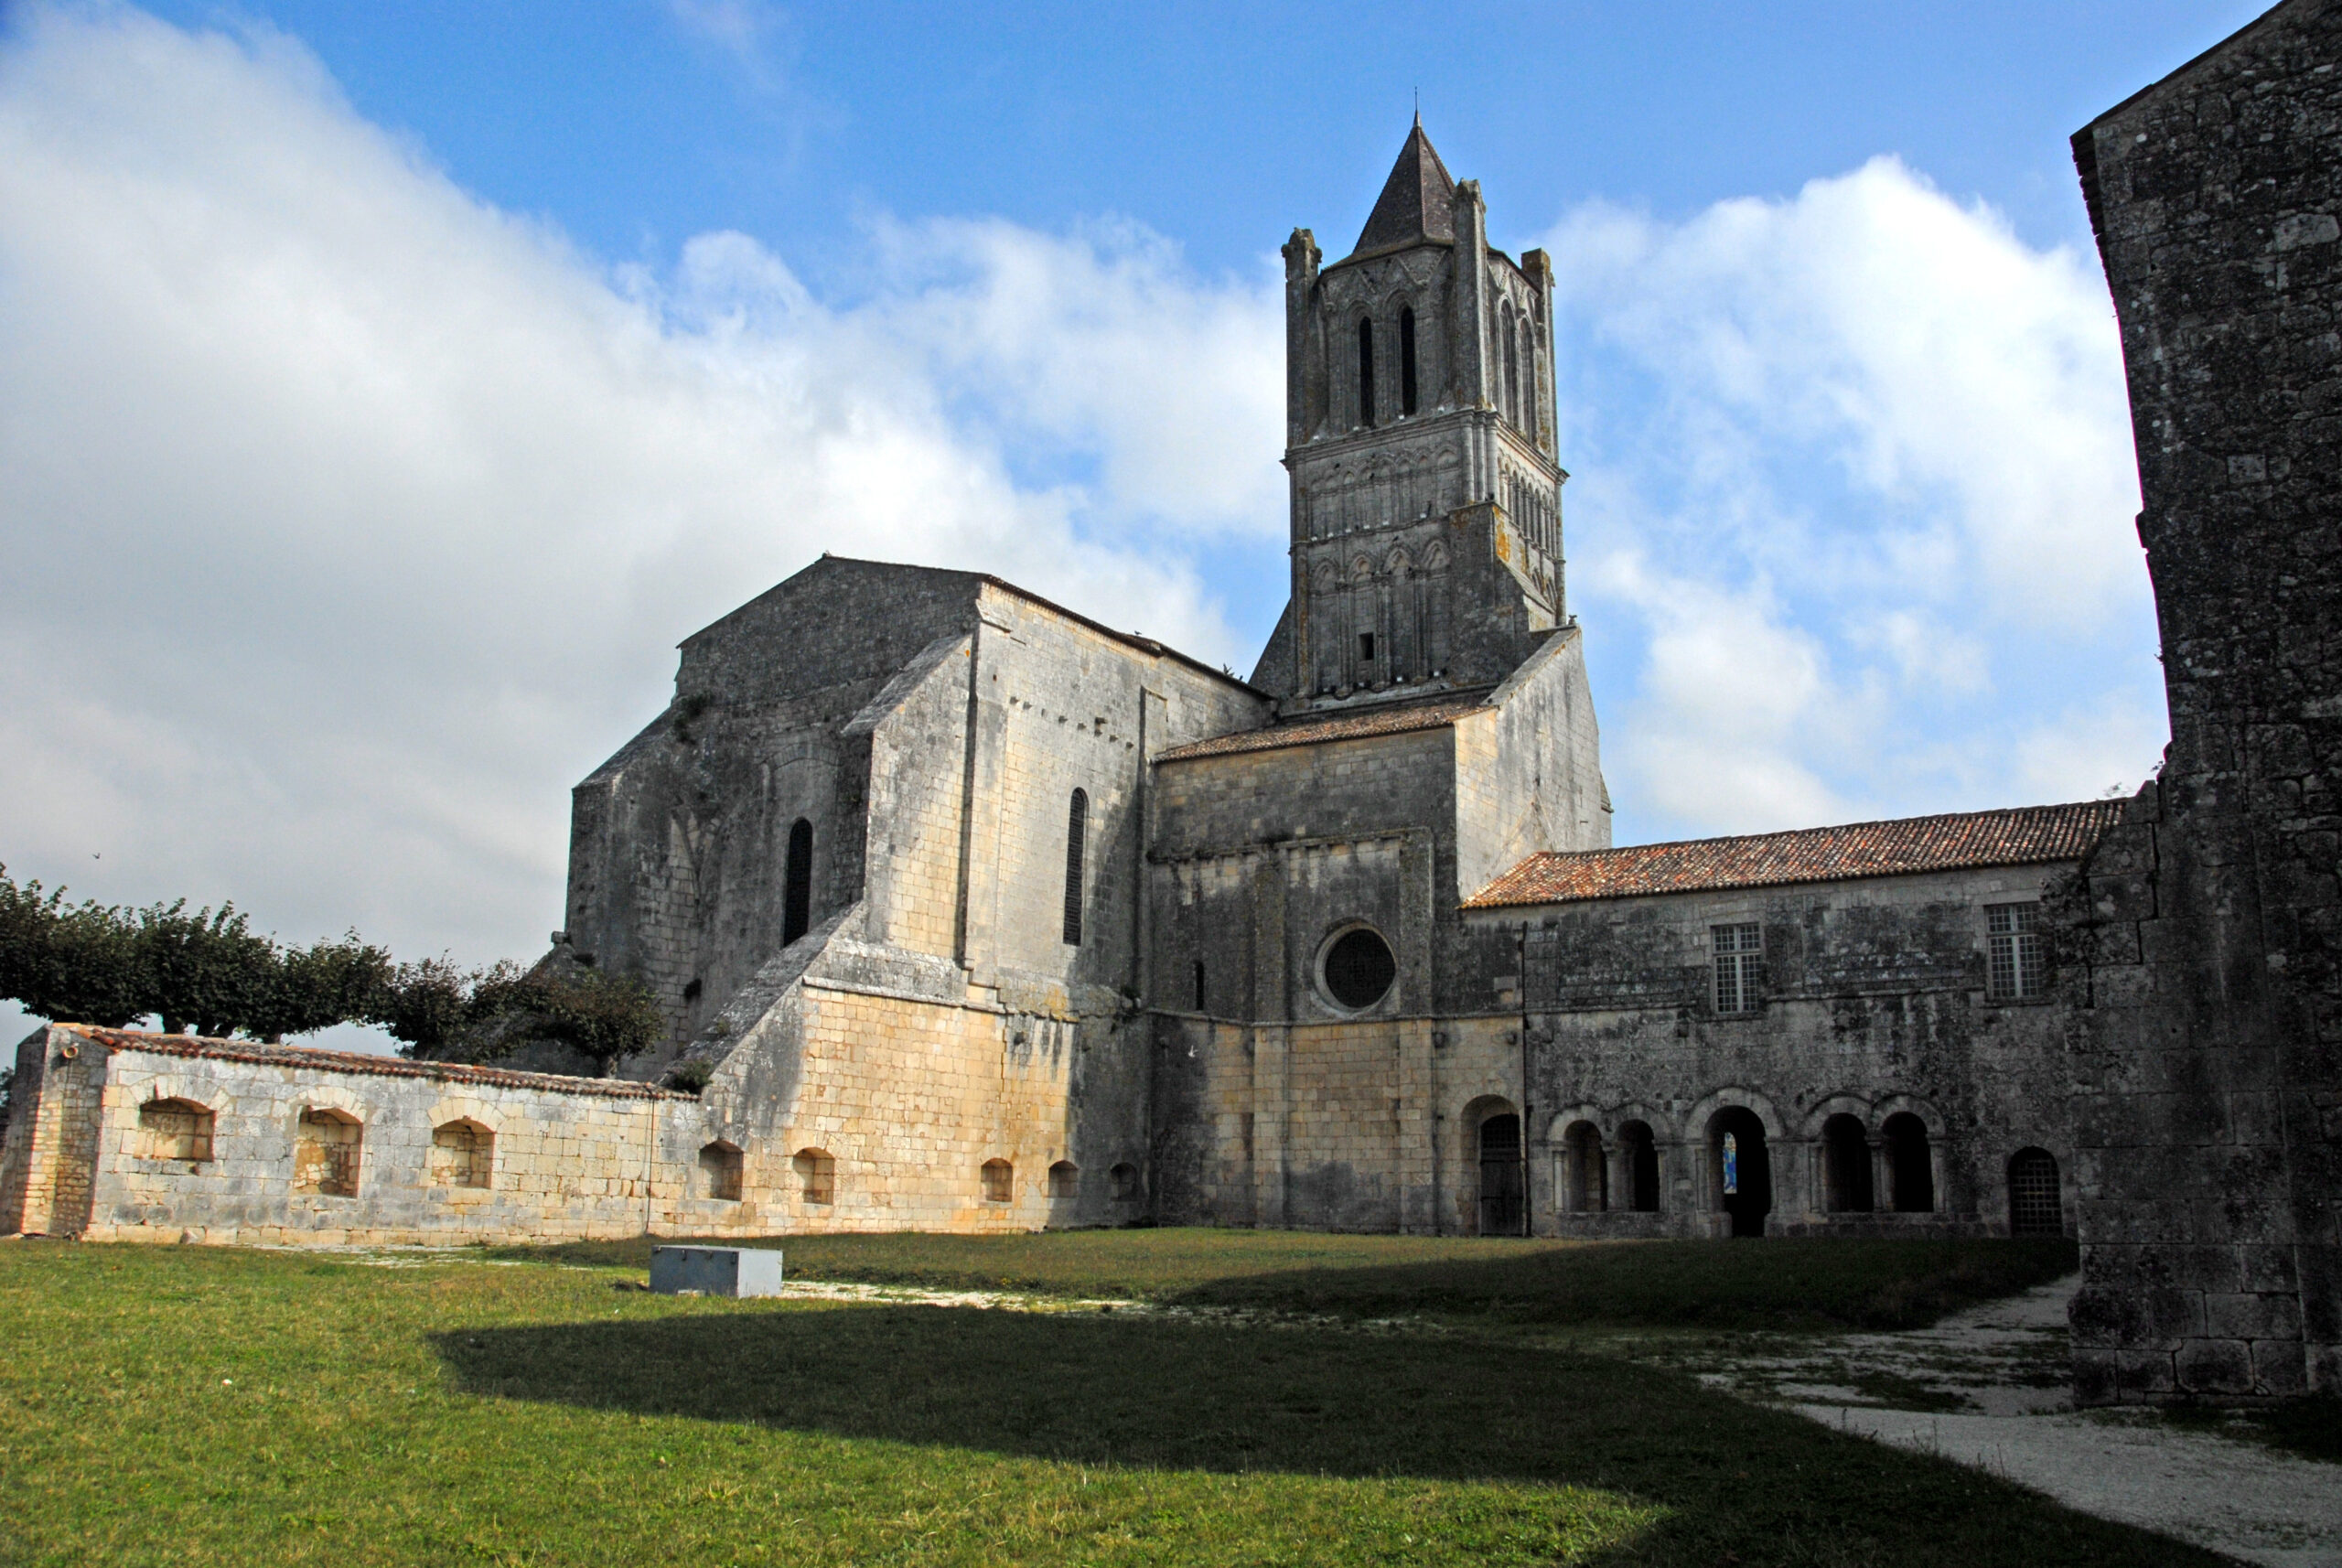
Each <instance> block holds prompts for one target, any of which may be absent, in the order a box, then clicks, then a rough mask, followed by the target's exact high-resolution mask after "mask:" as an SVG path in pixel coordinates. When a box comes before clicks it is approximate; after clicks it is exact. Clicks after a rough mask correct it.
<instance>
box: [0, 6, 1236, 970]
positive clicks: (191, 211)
mask: <svg viewBox="0 0 2342 1568" xmlns="http://www.w3.org/2000/svg"><path fill="white" fill-rule="evenodd" d="M699 10H700V14H701V20H702V22H703V23H704V24H705V25H707V26H709V27H714V25H715V23H717V22H722V21H723V20H724V18H723V17H722V16H714V13H713V12H711V11H709V9H708V8H706V7H701V8H699ZM711 17H713V20H711V19H710V18H711ZM725 25H726V26H728V25H729V24H728V23H726V24H725ZM912 252H917V254H918V255H919V258H920V259H919V265H918V266H916V267H913V266H910V265H908V263H905V264H903V265H901V266H899V267H897V266H895V265H893V263H892V262H890V258H900V257H903V256H908V255H909V254H911V253H912ZM873 253H874V257H875V258H876V261H877V263H878V272H877V274H876V285H875V288H874V292H873V294H872V295H871V297H869V298H867V299H866V300H865V301H863V302H860V303H858V304H856V305H854V306H851V307H845V308H832V307H825V306H823V305H822V304H821V303H819V302H817V301H815V300H814V299H813V298H812V297H811V295H809V294H808V292H807V291H806V290H805V289H804V288H803V287H802V286H800V284H799V283H798V281H797V280H796V278H795V277H794V276H793V275H792V274H790V271H789V269H788V268H787V267H786V266H785V265H784V264H783V263H781V262H780V261H779V259H778V258H777V257H775V256H773V255H772V254H771V253H769V252H767V251H765V250H763V249H762V248H761V247H759V246H758V245H757V243H756V242H753V241H751V240H749V239H747V238H746V237H744V236H740V235H709V236H703V237H701V238H700V239H698V240H696V241H694V242H692V243H691V244H690V245H689V246H688V247H687V248H686V250H685V252H684V253H683V255H682V257H681V259H680V261H679V263H678V264H677V266H676V267H675V268H674V269H673V270H672V271H671V273H670V274H658V273H654V272H648V271H645V270H642V269H639V268H636V269H631V270H627V271H623V272H618V273H612V272H609V271H607V270H606V269H604V268H602V267H600V266H599V265H597V264H596V263H595V262H594V261H593V260H592V259H591V258H588V257H585V256H581V255H580V254H578V253H576V252H575V251H574V250H573V249H572V248H570V247H569V246H568V245H567V244H566V243H565V242H564V240H563V238H562V237H561V236H560V235H559V234H558V233H555V232H553V231H549V230H547V229H546V228H544V227H543V226H542V225H540V224H535V223H531V222H527V221H523V220H517V219H515V218H513V217H511V216H510V215H508V214H505V213H502V212H500V211H498V210H495V209H492V208H489V207H488V206H487V205H485V204H483V203H482V202H480V201H479V200H478V199H476V198H474V197H472V196H470V195H468V194H467V193H466V192H465V191H463V190H462V189H460V188H457V186H456V185H455V184H454V183H453V182H452V181H450V180H449V179H448V178H447V177H446V176H445V175H444V174H442V173H441V172H440V171H438V170H436V169H435V168H433V167H431V166H429V165H428V164H427V163H425V162H424V161H423V160H422V159H421V158H420V157H419V156H418V155H417V154H416V153H415V151H414V149H413V148H411V147H410V146H407V145H403V144H402V143H401V142H400V141H398V140H397V139H395V138H393V137H392V136H389V135H387V134H383V133H382V132H381V131H379V130H378V129H376V128H375V127H373V126H371V125H370V124H366V123H365V122H363V121H362V120H360V118H359V117H358V116H357V115H356V114H355V113H353V112H352V111H351V109H350V108H349V105H348V104H347V103H346V102H344V101H343V99H342V98H341V96H340V95H339V93H338V91H337V90H336V89H335V87H334V85H333V84H332V82H331V81H329V80H328V78H327V76H326V75H325V73H324V72H323V71H322V70H320V69H319V67H318V66H317V63H316V61H315V60H314V59H313V58H312V57H310V56H309V55H308V54H307V53H306V51H305V50H304V49H302V48H300V47H299V46H298V45H297V44H295V43H294V42H292V41H290V40H288V39H285V38H282V37H281V36H277V35H274V34H271V33H268V32H265V31H255V32H252V33H249V34H245V35H241V36H234V37H231V36H228V35H224V34H221V33H217V32H199V33H187V32H182V31H179V30H177V29H176V28H173V27H167V26H166V25H164V24H162V23H160V22H157V21H156V20H154V19H152V18H150V17H148V16H145V15H143V14H141V13H138V12H136V11H133V10H128V9H113V8H108V9H95V10H55V9H36V10H33V11H31V12H29V13H27V15H26V16H24V17H23V18H22V19H21V21H20V22H19V23H18V25H17V30H16V36H15V37H14V38H13V39H12V40H11V41H10V42H9V43H8V44H7V45H6V47H5V50H0V551H4V552H5V559H6V561H7V562H8V569H7V571H6V572H5V575H0V631H5V638H6V642H7V646H8V648H9V657H8V658H7V659H5V660H0V756H5V757H6V759H7V761H6V766H5V768H0V822H5V823H6V824H7V829H6V833H5V839H0V860H5V862H6V863H7V864H8V865H9V867H10V869H11V871H12V872H13V873H14V874H16V875H41V876H44V877H47V878H49V879H51V880H54V879H57V878H59V877H64V878H68V879H70V881H72V882H73V883H74V885H75V886H76V887H77V888H78V889H81V890H84V891H87V892H89V893H91V894H93V895H96V896H99V897H105V898H108V899H110V900H135V901H141V902H143V901H145V900H147V899H151V898H154V897H162V896H166V895H169V896H176V895H178V894H182V893H184V894H188V895H190V896H193V897H197V898H199V899H203V898H217V897H220V896H222V895H223V894H224V895H230V896H233V897H236V898H237V900H238V901H239V902H240V903H241V904H243V905H245V906H247V907H248V908H252V909H253V910H254V911H255V913H256V914H257V915H258V917H259V923H260V924H262V925H263V927H267V928H273V929H278V930H280V931H282V932H283V933H284V934H285V935H286V936H287V937H289V938H306V937H309V936H312V935H317V934H323V933H328V932H332V931H336V930H338V929H341V928H342V927H343V926H345V925H348V924H353V923H354V924H356V925H357V926H358V927H359V928H360V929H361V930H363V931H364V932H365V933H366V934H367V935H368V936H370V937H372V938H375V939H377V940H387V941H389V942H391V943H392V944H393V945H395V946H397V947H398V948H400V949H401V950H404V951H408V952H424V951H432V950H438V949H440V948H442V947H450V948H453V949H454V950H456V951H457V953H458V955H459V956H464V957H467V958H480V957H488V956H492V955H499V954H525V953H526V952H528V951H530V950H532V946H533V945H534V944H535V943H537V942H539V941H541V940H543V933H544V930H545V929H546V928H547V927H548V926H550V925H552V924H553V923H554V922H555V920H556V918H557V916H558V912H559V908H560V875H561V867H562V864H563V859H564V854H565V842H564V841H565V834H566V826H567V823H566V816H567V812H566V808H565V804H564V801H565V797H566V791H567V789H568V786H569V785H570V784H571V783H572V782H574V781H575V779H577V778H579V777H581V776H582V775H583V774H584V773H585V771H586V770H587V769H589V768H591V767H592V766H593V765H594V764H595V763H596V762H598V761H599V760H600V758H601V757H603V756H605V755H606V754H607V753H608V752H609V751H611V750H613V749H614V748H615V747H616V746H618V744H619V743H620V742H621V741H623V740H624V739H625V738H626V737H627V736H628V735H629V734H631V733H632V732H633V730H634V729H635V728H637V727H639V725H641V724H642V723H644V722H646V721H647V720H648V719H649V718H650V716H651V715H652V714H655V713H656V712H657V711H658V709H659V707H660V705H661V703H662V702H663V700H664V693H665V690H666V687H667V685H668V682H670V681H671V675H672V670H673V659H674V654H673V644H674V643H675V642H676V640H677V639H679V638H681V637H682V636H683V635H684V634H686V633H688V632H690V631H692V630H694V629H696V628H698V627H699V626H701V625H704V623H706V622H707V621H709V620H711V619H713V618H715V617H716V616H718V615H720V614H722V613H724V612H725V611H726V610H728V609H730V608H731V607H733V606H735V605H736V604H738V603H740V602H742V601H743V600H745V599H747V598H748V597H750V596H753V595H754V594H756V593H757V592H759V591H761V590H762V589H763V588H764V587H766V586H768V585H769V584H771V583H773V582H775V581H777V580H779V578H781V577H782V576H785V575H788V574H789V573H790V572H792V571H794V570H796V569H798V568H799V567H800V566H802V565H803V564H805V563H806V562H807V561H809V560H810V559H811V558H812V557H813V556H815V555H816V554H818V553H820V552H821V551H822V550H824V549H830V550H835V551H838V552H840V553H858V554H864V555H872V556H881V557H889V558H900V559H909V560H919V561H926V562H931V563H936V564H952V565H967V566H981V567H983V569H985V570H989V571H994V572H997V573H999V574H1001V575H1004V576H1007V577H1010V578H1012V579H1015V580H1017V581H1021V582H1024V583H1026V584H1027V585H1030V586H1032V587H1033V588H1035V589H1036V590H1037V591H1039V592H1042V593H1046V594H1047V595H1049V596H1052V597H1054V598H1058V599H1059V600H1061V601H1063V602H1065V603H1068V604H1070V605H1074V606H1077V607H1080V608H1082V609H1084V610H1085V611H1087V612H1089V613H1090V614H1093V615H1095V616H1097V617H1099V618H1101V619H1104V620H1107V621H1109V622H1111V623H1113V624H1118V625H1123V626H1129V627H1133V628H1144V630H1146V631H1147V632H1149V633H1150V634H1153V635H1156V636H1160V637H1163V638H1165V639H1168V640H1170V641H1173V642H1174V643H1176V644H1178V645H1180V646H1183V647H1186V648H1188V649H1190V650H1194V651H1195V652H1197V653H1198V654H1199V655H1201V656H1204V657H1207V658H1210V659H1213V660H1220V659H1226V660H1230V661H1237V660H1247V659H1249V657H1250V655H1251V652H1252V650H1251V649H1250V648H1249V647H1247V646H1242V645H1241V644H1240V643H1239V641H1238V640H1237V639H1235V638H1234V637H1233V636H1231V634H1230V631H1229V629H1228V628H1226V627H1225V626H1224V625H1223V624H1222V623H1221V621H1220V619H1219V615H1218V612H1217V611H1216V609H1215V608H1214V607H1213V604H1212V602H1211V600H1210V597H1209V595H1208V593H1207V592H1206V590H1205V588H1204V587H1203V585H1201V584H1200V583H1199V582H1198V579H1197V577H1196V575H1194V573H1193V572H1192V571H1191V570H1189V569H1188V568H1187V567H1186V566H1184V565H1183V564H1181V563H1180V560H1179V557H1178V556H1177V554H1176V553H1165V552H1163V551H1162V550H1161V549H1159V548H1157V547H1156V546H1155V540H1154V536H1155V533H1156V532H1158V531H1159V530H1160V529H1161V528H1162V527H1164V526H1165V525H1166V522H1167V523H1169V524H1173V525H1176V526H1178V527H1183V528H1188V529H1194V530H1201V531H1205V532H1213V531H1220V532H1234V533H1237V534H1240V535H1241V534H1245V533H1253V532H1258V531H1259V529H1260V528H1261V527H1262V517H1263V513H1264V511H1265V514H1266V515H1267V516H1268V517H1269V518H1271V519H1273V516H1274V508H1275V505H1276V502H1277V500H1278V499H1279V494H1280V492H1279V491H1278V490H1277V489H1276V487H1275V486H1274V484H1273V477H1274V475H1275V474H1276V472H1277V470H1276V466H1275V457H1276V449H1277V443H1278V435H1279V428H1278V420H1277V417H1276V411H1275V410H1274V408H1273V391H1274V389H1275V387H1276V386H1277V385H1278V383H1279V376H1278V371H1277V367H1276V365H1275V363H1274V362H1273V358H1272V359H1270V360H1265V361H1264V360H1263V358H1262V352H1261V350H1260V349H1258V347H1257V346H1253V347H1252V349H1251V351H1249V352H1245V351H1233V350H1241V349H1244V348H1245V347H1246V344H1245V340H1246V339H1247V338H1248V336H1259V337H1262V338H1265V339H1266V341H1267V342H1268V343H1269V344H1271V345H1272V346H1273V344H1274V343H1275V342H1276V340H1277V338H1276V334H1275V332H1274V330H1273V327H1272V328H1270V329H1269V330H1267V331H1265V332H1263V331H1262V330H1261V329H1260V323H1261V321H1262V320H1264V319H1269V320H1273V317H1271V316H1264V314H1263V313H1266V312H1273V309H1274V307H1275V299H1274V295H1273V291H1272V290H1269V289H1267V288H1266V287H1265V286H1261V287H1256V286H1253V285H1249V284H1243V285H1240V284H1234V283H1221V284H1211V283H1205V282H1198V281H1197V280H1195V279H1193V278H1191V277H1189V276H1188V275H1187V274H1186V273H1185V271H1184V270H1183V269H1182V267H1181V265H1180V263H1179V262H1178V259H1177V257H1176V254H1174V253H1173V252H1170V251H1169V250H1168V249H1167V248H1166V247H1165V246H1163V245H1162V244H1161V243H1160V242H1155V241H1153V240H1152V239H1150V238H1149V237H1147V236H1145V235H1144V234H1141V233H1138V232H1135V231H1127V230H1117V231H1101V233H1098V234H1093V235H1086V236H1078V237H1072V238H1056V237H1050V236H1046V235H1040V234H1034V233H1029V232H1026V231H1016V230H1013V229H1011V228H1009V227H1007V226H1005V225H969V224H960V225H952V224H935V225H927V226H923V227H920V228H918V229H916V230H903V231H891V232H890V233H889V234H887V235H886V236H883V237H881V238H880V239H876V240H874V243H873ZM946 328H949V329H950V335H949V336H948V338H946V340H944V341H943V342H942V343H941V344H940V345H939V343H938V341H937V340H936V334H937V333H939V332H940V331H943V330H945V329H946ZM1272 352H1273V349H1272ZM1093 356H1109V357H1111V359H1112V363H1111V364H1107V365H1101V364H1098V363H1095V362H1093ZM1264 386H1265V387H1267V388H1268V389H1269V392H1268V393H1267V394H1264V392H1263V387H1264ZM1150 398H1153V399H1155V400H1157V403H1158V406H1161V407H1165V408H1167V409H1169V410H1170V411H1171V417H1172V418H1173V419H1174V421H1175V422H1176V424H1177V426H1178V428H1177V429H1176V431H1175V432H1173V433H1172V434H1171V435H1168V436H1166V435H1164V434H1163V432H1162V431H1160V430H1159V429H1149V428H1145V427H1144V424H1143V422H1142V421H1140V420H1138V419H1137V418H1136V417H1135V413H1134V411H1135V410H1137V409H1138V408H1140V407H1142V406H1143V405H1144V403H1146V401H1147V400H1149V399H1150ZM1029 429H1038V430H1039V431H1040V432H1041V433H1042V434H1043V435H1046V436H1047V438H1048V439H1050V440H1052V441H1054V442H1056V443H1057V444H1058V446H1061V447H1063V448H1064V450H1065V452H1066V453H1067V454H1069V457H1068V460H1067V464H1066V467H1067V468H1068V471H1067V472H1066V473H1064V474H1059V475H1053V476H1051V477H1049V478H1046V479H1045V480H1041V481H1035V480H1032V479H1030V478H1026V477H1025V476H1024V475H1023V474H1022V473H1021V471H1020V465H1021V464H1022V461H1023V454H1022V453H1021V452H1020V451H1018V450H1016V449H1014V448H1012V446H1010V445H1009V444H1008V443H1009V441H1010V439H1011V438H1012V437H1015V438H1018V439H1022V438H1023V437H1024V435H1025V434H1026V432H1027V431H1028V430H1029ZM1229 452H1236V453H1240V454H1243V455H1244V457H1243V459H1242V460H1240V461H1235V462H1230V461H1229V460H1228V458H1227V456H1226V454H1228V453H1229ZM1085 466H1086V467H1087V468H1088V469H1090V470H1094V473H1085V472H1082V471H1080V470H1081V469H1082V468H1083V467H1085ZM1264 475H1265V476H1268V478H1269V482H1267V483H1264V482H1263V476H1264ZM1142 503H1144V504H1142ZM100 854H102V856H103V858H102V859H95V858H92V857H93V856H95V855H100Z"/></svg>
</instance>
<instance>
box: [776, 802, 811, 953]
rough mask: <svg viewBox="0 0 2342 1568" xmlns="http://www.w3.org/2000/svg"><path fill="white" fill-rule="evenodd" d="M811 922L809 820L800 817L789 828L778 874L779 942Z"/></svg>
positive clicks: (798, 933) (785, 943)
mask: <svg viewBox="0 0 2342 1568" xmlns="http://www.w3.org/2000/svg"><path fill="white" fill-rule="evenodd" d="M812 924H813V824H812V823H811V822H807V821H806V820H805V819H804V818H802V817H800V818H798V819H797V821H795V822H792V823H790V828H789V864H788V867H787V869H786V871H785V872H784V874H783V875H782V878H781V890H780V945H781V946H782V947H787V946H788V945H789V944H790V943H791V942H793V941H795V940H797V939H798V938H800V937H801V936H803V935H804V934H805V933H806V932H807V931H808V930H810V929H811V928H812Z"/></svg>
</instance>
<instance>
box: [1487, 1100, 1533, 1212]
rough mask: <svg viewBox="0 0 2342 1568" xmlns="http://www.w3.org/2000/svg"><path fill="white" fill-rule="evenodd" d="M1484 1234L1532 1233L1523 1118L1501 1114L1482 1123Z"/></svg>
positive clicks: (1512, 1113) (1510, 1113) (1507, 1113)
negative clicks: (1522, 1142) (1522, 1139)
mask: <svg viewBox="0 0 2342 1568" xmlns="http://www.w3.org/2000/svg"><path fill="white" fill-rule="evenodd" d="M1479 1144H1480V1150H1479V1153H1480V1234H1481V1235H1483V1236H1524V1235H1527V1234H1528V1230H1529V1227H1528V1219H1529V1194H1528V1190H1527V1189H1528V1185H1529V1184H1528V1182H1527V1180H1526V1179H1525V1177H1526V1176H1527V1174H1528V1172H1527V1167H1526V1166H1524V1165H1522V1164H1521V1163H1520V1152H1521V1151H1520V1116H1519V1115H1517V1114H1516V1113H1514V1112H1510V1111H1503V1112H1498V1113H1497V1114H1495V1115H1493V1116H1489V1117H1487V1118H1485V1119H1484V1120H1483V1121H1482V1122H1480V1136H1479Z"/></svg>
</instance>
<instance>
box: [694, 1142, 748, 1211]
mask: <svg viewBox="0 0 2342 1568" xmlns="http://www.w3.org/2000/svg"><path fill="white" fill-rule="evenodd" d="M747 1163H748V1161H747V1155H746V1154H744V1153H743V1152H742V1151H741V1148H740V1145H739V1144H736V1143H734V1142H732V1140H731V1139H729V1138H716V1139H713V1140H711V1141H709V1142H707V1143H704V1144H701V1145H700V1149H699V1181H700V1192H701V1195H702V1196H703V1197H709V1198H713V1199H714V1200H715V1201H716V1202H718V1203H737V1202H739V1201H740V1190H741V1188H742V1187H744V1186H745V1185H746V1184H747Z"/></svg>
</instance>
